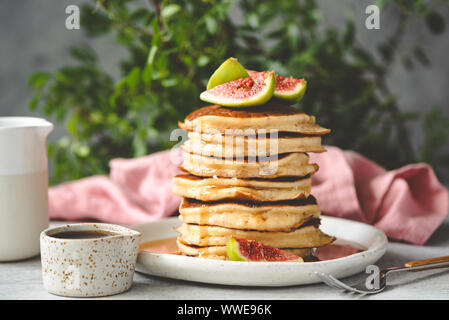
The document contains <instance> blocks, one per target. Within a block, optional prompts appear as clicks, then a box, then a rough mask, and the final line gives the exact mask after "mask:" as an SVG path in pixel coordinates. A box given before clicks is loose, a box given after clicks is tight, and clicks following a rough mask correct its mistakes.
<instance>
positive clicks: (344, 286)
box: [328, 275, 366, 294]
mask: <svg viewBox="0 0 449 320" xmlns="http://www.w3.org/2000/svg"><path fill="white" fill-rule="evenodd" d="M328 277H329V278H330V279H331V280H332V281H333V282H334V283H336V284H338V285H339V286H340V287H341V288H342V289H343V290H346V291H350V292H354V293H359V294H366V292H363V291H360V290H358V289H356V288H353V287H351V286H348V285H347V284H346V283H344V282H341V281H340V280H338V279H337V278H335V277H334V276H332V275H328Z"/></svg>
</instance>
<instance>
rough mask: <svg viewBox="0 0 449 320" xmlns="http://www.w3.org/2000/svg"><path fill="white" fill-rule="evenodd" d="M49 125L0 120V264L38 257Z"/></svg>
mask: <svg viewBox="0 0 449 320" xmlns="http://www.w3.org/2000/svg"><path fill="white" fill-rule="evenodd" d="M52 130H53V124H51V123H50V122H48V121H46V120H44V119H39V118H29V117H0V261H11V260H19V259H25V258H29V257H32V256H35V255H37V254H39V235H40V233H41V231H42V230H44V229H46V228H47V227H48V220H49V219H48V161H47V136H48V134H49V133H50V132H51V131H52Z"/></svg>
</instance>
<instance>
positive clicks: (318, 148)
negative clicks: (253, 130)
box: [181, 132, 326, 158]
mask: <svg viewBox="0 0 449 320" xmlns="http://www.w3.org/2000/svg"><path fill="white" fill-rule="evenodd" d="M188 135H189V139H188V140H187V141H186V142H185V143H184V144H183V145H182V147H181V148H182V150H184V151H186V152H189V153H195V154H199V155H203V156H209V157H218V158H225V157H226V158H230V157H234V158H235V157H248V156H249V157H256V156H257V155H259V154H260V155H262V156H270V155H275V154H283V153H290V152H324V151H326V149H324V148H323V146H322V145H321V136H306V135H302V134H286V133H282V132H280V133H277V132H276V134H273V135H270V133H269V132H267V133H266V134H262V135H259V136H254V135H246V136H245V135H238V136H230V135H222V134H206V133H203V134H201V133H198V132H189V134H188Z"/></svg>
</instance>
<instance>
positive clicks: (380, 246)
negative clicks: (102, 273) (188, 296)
mask: <svg viewBox="0 0 449 320" xmlns="http://www.w3.org/2000/svg"><path fill="white" fill-rule="evenodd" d="M321 219H324V220H325V221H326V220H330V221H332V220H334V221H337V222H343V223H350V224H354V225H361V226H363V227H365V228H366V227H368V228H371V229H372V230H373V231H374V232H376V233H377V234H378V235H379V236H380V238H381V239H380V243H379V244H378V245H377V246H376V247H373V248H367V250H365V251H361V252H357V253H354V254H351V255H349V256H346V257H341V258H336V259H332V260H324V261H314V262H307V265H308V266H310V265H317V266H320V265H323V264H330V263H331V264H333V263H339V262H340V261H342V260H348V259H356V258H358V257H361V256H362V255H366V254H367V253H369V254H373V253H376V252H378V251H382V250H384V251H386V249H387V246H388V237H387V236H386V234H385V233H384V232H383V231H382V230H381V229H379V228H377V227H375V226H373V225H370V224H367V223H363V222H360V221H355V220H349V219H345V218H340V217H334V216H327V215H324V214H322V215H321ZM174 220H178V221H179V218H178V216H172V217H167V218H163V219H159V220H155V221H150V222H145V223H140V224H134V225H132V226H130V228H131V229H134V230H135V228H143V227H145V226H147V225H151V224H157V223H169V222H171V221H174ZM343 240H346V239H343ZM384 253H385V252H384ZM384 253H383V254H384ZM138 255H139V256H140V255H145V256H150V257H151V256H154V257H161V256H166V255H168V254H167V253H159V252H149V251H144V250H140V249H139V253H138ZM171 256H172V257H173V259H186V260H187V261H197V259H198V258H197V257H190V256H183V255H173V254H171ZM175 257H176V258H175ZM207 260H208V263H211V264H213V263H214V262H216V263H217V264H220V265H221V264H223V263H229V264H234V265H237V264H241V265H247V264H248V263H251V262H250V261H230V260H215V259H207ZM266 264H269V265H279V264H282V265H285V264H298V266H299V265H302V263H298V262H295V261H272V262H268V261H267V262H265V261H261V262H257V265H266Z"/></svg>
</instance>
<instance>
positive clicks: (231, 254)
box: [226, 237, 248, 261]
mask: <svg viewBox="0 0 449 320" xmlns="http://www.w3.org/2000/svg"><path fill="white" fill-rule="evenodd" d="M238 245H239V244H238V242H237V240H235V238H233V237H231V238H229V240H228V242H227V243H226V253H227V255H228V258H229V260H231V261H248V260H246V259H245V258H243V257H242V256H241V255H240V254H239V249H238Z"/></svg>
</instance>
